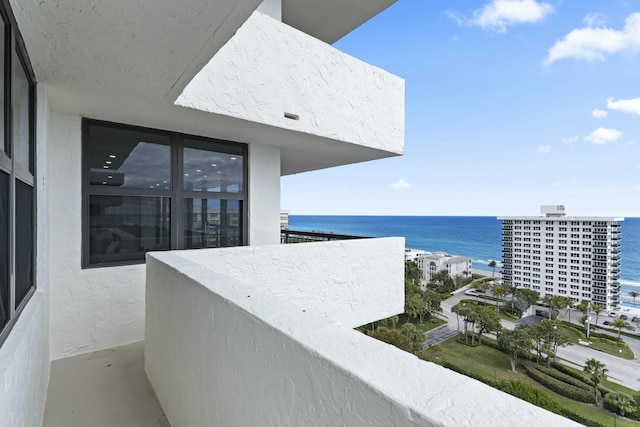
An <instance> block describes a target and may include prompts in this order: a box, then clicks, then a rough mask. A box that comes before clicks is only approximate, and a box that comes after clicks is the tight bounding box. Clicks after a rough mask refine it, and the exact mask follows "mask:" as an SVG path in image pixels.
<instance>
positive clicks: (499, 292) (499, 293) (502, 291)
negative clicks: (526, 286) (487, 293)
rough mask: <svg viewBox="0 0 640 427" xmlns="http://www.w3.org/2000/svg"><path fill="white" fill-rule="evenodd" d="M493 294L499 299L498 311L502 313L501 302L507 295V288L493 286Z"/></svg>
mask: <svg viewBox="0 0 640 427" xmlns="http://www.w3.org/2000/svg"><path fill="white" fill-rule="evenodd" d="M491 294H492V295H493V296H494V297H496V298H497V301H496V311H500V300H501V299H502V298H504V297H505V295H506V294H507V288H505V287H504V286H502V285H493V286H492V287H491Z"/></svg>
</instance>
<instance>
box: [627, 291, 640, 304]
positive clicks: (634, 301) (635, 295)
mask: <svg viewBox="0 0 640 427" xmlns="http://www.w3.org/2000/svg"><path fill="white" fill-rule="evenodd" d="M629 296H630V297H631V298H633V303H634V304H635V303H636V298H637V297H640V294H639V293H637V292H636V291H631V292H629Z"/></svg>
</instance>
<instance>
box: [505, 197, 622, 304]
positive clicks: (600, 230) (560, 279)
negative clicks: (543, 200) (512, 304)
mask: <svg viewBox="0 0 640 427" xmlns="http://www.w3.org/2000/svg"><path fill="white" fill-rule="evenodd" d="M541 213H542V214H544V216H505V217H498V219H499V220H501V221H502V265H503V266H502V277H503V280H504V282H505V283H507V284H513V285H515V286H517V287H519V288H526V289H533V290H535V291H538V292H540V296H541V297H544V296H545V295H561V296H568V297H571V299H572V300H573V301H574V302H580V301H582V300H587V301H590V302H591V303H592V304H598V305H600V306H602V307H603V308H605V309H606V310H608V311H609V310H614V309H616V308H618V307H619V304H620V276H619V272H620V224H619V223H620V221H622V220H623V218H614V217H575V216H566V213H565V209H564V206H562V205H549V206H542V207H541Z"/></svg>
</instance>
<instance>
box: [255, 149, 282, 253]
mask: <svg viewBox="0 0 640 427" xmlns="http://www.w3.org/2000/svg"><path fill="white" fill-rule="evenodd" d="M278 243H280V149H279V148H277V147H271V146H268V145H261V144H250V145H249V245H251V246H254V245H276V244H278Z"/></svg>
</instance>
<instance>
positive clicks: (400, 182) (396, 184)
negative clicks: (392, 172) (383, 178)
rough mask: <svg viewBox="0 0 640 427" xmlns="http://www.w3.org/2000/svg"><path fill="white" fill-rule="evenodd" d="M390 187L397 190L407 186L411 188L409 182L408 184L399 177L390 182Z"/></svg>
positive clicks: (404, 188)
mask: <svg viewBox="0 0 640 427" xmlns="http://www.w3.org/2000/svg"><path fill="white" fill-rule="evenodd" d="M390 187H391V188H392V189H394V190H396V191H399V190H406V189H407V188H411V184H409V183H408V182H407V181H405V180H404V179H399V180H397V181H396V182H394V183H393V184H391V185H390Z"/></svg>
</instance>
